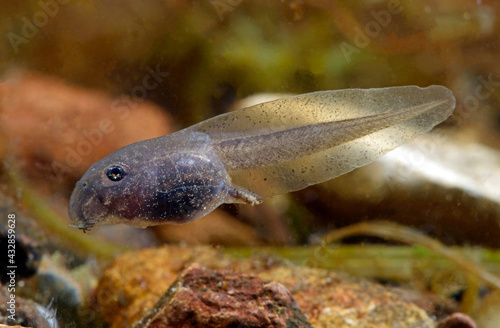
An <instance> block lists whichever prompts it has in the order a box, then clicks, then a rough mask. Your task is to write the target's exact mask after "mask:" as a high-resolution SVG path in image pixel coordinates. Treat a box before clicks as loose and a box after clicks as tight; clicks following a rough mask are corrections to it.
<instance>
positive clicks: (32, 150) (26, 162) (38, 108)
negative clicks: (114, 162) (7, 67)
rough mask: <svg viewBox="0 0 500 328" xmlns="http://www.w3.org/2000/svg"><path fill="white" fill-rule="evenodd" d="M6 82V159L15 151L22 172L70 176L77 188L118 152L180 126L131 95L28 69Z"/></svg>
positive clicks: (1, 131)
mask: <svg viewBox="0 0 500 328" xmlns="http://www.w3.org/2000/svg"><path fill="white" fill-rule="evenodd" d="M0 80H2V81H3V83H1V84H0V96H1V100H2V101H1V102H0V116H1V117H2V119H1V120H0V158H1V159H5V156H7V155H14V157H15V158H16V159H17V161H18V162H19V163H18V165H16V166H19V168H18V169H19V170H20V171H22V172H23V173H25V174H26V175H27V176H28V177H29V178H35V179H41V180H43V181H44V182H45V183H46V182H47V181H52V182H59V183H61V182H64V181H65V180H66V179H67V181H68V182H67V184H68V185H69V186H68V187H69V188H72V187H73V183H74V182H75V181H74V180H76V179H79V178H80V176H81V175H82V174H83V173H84V172H85V171H86V170H87V169H88V167H89V166H90V165H92V164H93V163H94V162H95V161H97V160H99V159H101V158H103V157H104V156H106V155H108V154H109V153H111V152H112V151H114V150H117V149H118V148H121V147H123V146H126V145H128V144H130V143H133V142H136V141H141V140H145V139H150V138H154V137H159V136H162V135H165V134H167V133H170V132H173V131H174V130H175V129H174V128H173V124H172V120H171V119H170V117H169V116H168V115H166V113H165V112H163V111H162V110H161V108H159V107H158V106H156V105H154V104H152V103H149V102H146V101H142V100H134V99H132V97H131V96H130V95H128V96H127V95H122V96H118V97H112V96H110V95H108V94H105V93H103V92H100V91H95V90H89V89H86V88H82V87H76V86H73V85H71V84H69V83H66V82H65V81H63V80H60V79H57V78H54V77H49V76H44V75H42V74H38V73H34V72H28V71H11V72H9V73H7V74H5V75H4V76H2V77H0ZM4 122H8V123H7V124H5V123H4Z"/></svg>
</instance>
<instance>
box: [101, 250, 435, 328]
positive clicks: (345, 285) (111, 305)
mask: <svg viewBox="0 0 500 328" xmlns="http://www.w3.org/2000/svg"><path fill="white" fill-rule="evenodd" d="M192 263H198V264H200V265H202V266H204V267H207V268H210V269H214V270H219V271H223V270H230V271H232V272H234V271H238V272H244V273H246V274H252V275H256V276H258V277H259V278H260V279H263V280H265V281H275V282H277V283H279V284H282V285H283V286H284V287H285V288H286V289H287V290H289V291H290V293H291V295H292V296H293V298H294V299H295V301H296V302H297V304H298V305H299V306H300V308H301V311H302V312H303V313H304V314H305V315H306V316H307V318H308V320H309V321H310V322H311V324H312V325H313V327H325V328H330V327H335V328H341V327H349V328H352V327H354V326H355V327H357V328H363V327H366V328H367V327H377V328H392V327H395V326H397V327H400V328H424V327H434V326H435V320H433V319H432V318H431V317H430V316H429V314H428V313H427V312H426V311H425V310H424V309H422V308H421V307H419V306H417V305H416V304H414V303H413V302H411V301H408V300H406V299H405V298H403V297H402V296H401V293H394V292H392V291H391V289H390V288H386V287H384V286H382V285H380V284H377V283H375V282H372V281H369V280H366V279H360V278H355V277H352V276H349V275H347V274H343V273H338V272H334V271H328V270H323V269H317V268H306V267H297V266H291V265H285V264H283V263H282V262H280V261H278V260H275V259H272V258H266V257H262V256H260V257H259V256H253V257H252V258H251V259H250V260H249V259H246V260H245V261H239V260H237V259H235V258H234V257H231V256H228V255H225V254H223V253H221V252H218V251H216V250H215V249H213V248H210V247H192V248H183V247H178V246H169V247H161V248H156V249H145V250H141V251H137V252H129V253H126V254H123V255H122V256H120V257H118V258H116V259H115V261H114V263H112V264H111V265H110V267H108V269H106V270H105V271H104V273H103V275H102V278H101V280H100V282H99V286H98V289H97V293H96V301H97V307H98V308H99V309H100V311H101V313H102V315H103V319H104V321H105V322H106V323H107V325H108V326H109V327H111V328H118V327H129V326H132V325H133V323H134V322H137V321H138V320H139V319H140V318H142V317H144V316H145V314H146V312H147V311H148V310H149V309H151V308H153V307H154V306H155V304H157V303H158V301H159V300H160V299H161V298H162V295H164V294H165V291H166V290H167V289H170V290H171V292H172V288H175V287H172V286H171V285H172V284H174V285H175V284H178V283H179V280H178V279H182V278H177V277H178V275H179V274H181V272H183V270H184V268H185V267H187V266H189V265H191V264H192ZM184 275H185V273H184ZM169 286H170V287H169ZM222 286H224V284H223V285H222ZM167 294H168V293H167ZM207 295H210V296H214V295H217V297H218V298H217V300H218V301H220V299H224V300H231V298H230V297H233V296H232V295H231V293H230V290H229V289H227V287H226V292H225V294H224V293H209V294H207ZM205 300H207V302H208V303H210V302H213V300H212V299H211V298H209V296H205ZM199 304H202V303H199ZM203 304H204V303H203ZM204 306H206V305H204ZM156 308H158V307H156ZM160 309H161V307H160ZM226 312H227V311H226ZM194 314H196V313H195V312H193V315H194ZM189 318H190V319H191V317H189ZM152 327H154V326H152ZM181 327H182V326H181ZM187 327H189V326H187ZM215 327H217V326H215ZM229 327H231V326H229ZM236 327H238V325H235V326H234V328H236ZM241 327H244V326H243V325H242V326H241Z"/></svg>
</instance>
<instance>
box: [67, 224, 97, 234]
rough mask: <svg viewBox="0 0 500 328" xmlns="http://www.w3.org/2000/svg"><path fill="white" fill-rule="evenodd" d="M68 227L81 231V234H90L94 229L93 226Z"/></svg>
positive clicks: (73, 225)
mask: <svg viewBox="0 0 500 328" xmlns="http://www.w3.org/2000/svg"><path fill="white" fill-rule="evenodd" d="M69 226H70V227H71V228H77V229H80V230H83V233H87V232H92V231H94V230H95V228H96V226H95V225H93V224H86V225H76V224H70V225H69Z"/></svg>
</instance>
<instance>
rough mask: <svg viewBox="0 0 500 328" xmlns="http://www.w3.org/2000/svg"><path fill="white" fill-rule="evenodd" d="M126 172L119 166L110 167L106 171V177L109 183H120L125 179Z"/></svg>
mask: <svg viewBox="0 0 500 328" xmlns="http://www.w3.org/2000/svg"><path fill="white" fill-rule="evenodd" d="M126 175H127V172H125V169H124V168H123V167H121V166H110V167H108V168H107V169H106V176H107V177H108V179H109V180H111V181H120V180H121V179H123V178H125V176H126Z"/></svg>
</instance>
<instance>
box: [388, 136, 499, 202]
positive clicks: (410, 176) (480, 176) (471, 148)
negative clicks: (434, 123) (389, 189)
mask: <svg viewBox="0 0 500 328" xmlns="http://www.w3.org/2000/svg"><path fill="white" fill-rule="evenodd" d="M378 162H379V163H381V164H383V165H382V170H383V174H384V175H386V176H390V177H391V178H393V179H396V180H399V181H400V182H404V183H405V184H410V183H418V182H419V181H422V180H430V181H432V182H433V183H435V184H438V185H441V186H443V187H446V188H457V189H461V190H464V191H467V192H468V193H470V194H473V195H476V196H480V197H484V198H487V199H490V200H492V201H495V202H500V154H499V153H498V151H496V150H495V149H492V148H489V147H486V146H483V145H481V144H477V143H464V142H463V141H460V140H456V138H452V136H450V135H445V134H442V133H441V134H440V133H428V134H426V135H423V136H421V137H419V138H417V139H415V140H414V141H412V142H410V143H407V144H405V145H403V146H401V147H399V148H396V149H395V150H393V151H391V152H390V153H388V154H386V155H385V156H383V157H381V158H380V159H379V160H378Z"/></svg>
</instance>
